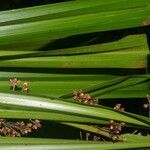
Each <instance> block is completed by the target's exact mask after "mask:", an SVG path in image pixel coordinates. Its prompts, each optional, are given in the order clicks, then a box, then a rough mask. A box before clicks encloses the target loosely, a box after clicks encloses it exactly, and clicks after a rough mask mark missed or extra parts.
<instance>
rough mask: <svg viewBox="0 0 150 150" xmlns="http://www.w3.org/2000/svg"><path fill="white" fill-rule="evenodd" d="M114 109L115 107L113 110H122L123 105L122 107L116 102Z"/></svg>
mask: <svg viewBox="0 0 150 150" xmlns="http://www.w3.org/2000/svg"><path fill="white" fill-rule="evenodd" d="M114 109H115V110H119V111H124V107H122V105H121V104H116V105H115V106H114Z"/></svg>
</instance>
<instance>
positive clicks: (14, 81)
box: [9, 78, 29, 93]
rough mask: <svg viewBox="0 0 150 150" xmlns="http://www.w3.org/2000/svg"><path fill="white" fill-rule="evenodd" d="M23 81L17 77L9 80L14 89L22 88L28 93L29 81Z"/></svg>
mask: <svg viewBox="0 0 150 150" xmlns="http://www.w3.org/2000/svg"><path fill="white" fill-rule="evenodd" d="M21 83H22V82H21V81H20V80H18V79H17V78H14V79H10V80H9V84H10V88H11V89H12V90H13V91H16V90H21V91H22V92H25V93H28V92H29V88H28V82H23V83H22V84H21ZM20 86H21V87H20Z"/></svg>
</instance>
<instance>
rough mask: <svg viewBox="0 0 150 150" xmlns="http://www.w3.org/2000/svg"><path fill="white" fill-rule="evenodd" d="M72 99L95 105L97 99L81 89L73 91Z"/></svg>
mask: <svg viewBox="0 0 150 150" xmlns="http://www.w3.org/2000/svg"><path fill="white" fill-rule="evenodd" d="M73 94H74V97H73V99H74V100H75V101H78V102H80V103H85V104H90V105H97V104H98V99H95V98H92V97H91V96H90V95H89V94H88V93H85V92H84V91H83V90H82V89H79V90H76V91H74V93H73Z"/></svg>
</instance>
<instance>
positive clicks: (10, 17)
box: [0, 0, 149, 25]
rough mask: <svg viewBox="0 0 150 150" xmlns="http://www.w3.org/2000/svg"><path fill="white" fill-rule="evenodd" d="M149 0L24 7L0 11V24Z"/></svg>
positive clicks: (131, 5) (90, 0) (135, 4)
mask: <svg viewBox="0 0 150 150" xmlns="http://www.w3.org/2000/svg"><path fill="white" fill-rule="evenodd" d="M148 4H149V3H148V0H143V1H141V0H132V1H130V0H113V1H110V0H108V1H99V0H94V2H93V0H86V1H84V0H83V1H77V0H76V1H69V2H63V3H59V4H49V5H43V6H36V7H29V8H23V9H16V10H9V11H2V12H0V25H9V24H18V23H24V22H33V21H38V20H39V21H40V20H46V19H54V18H60V17H68V16H75V15H81V14H88V13H94V12H103V11H113V10H120V9H129V8H136V7H143V6H146V5H148Z"/></svg>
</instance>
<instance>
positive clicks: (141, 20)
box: [0, 6, 150, 46]
mask: <svg viewBox="0 0 150 150" xmlns="http://www.w3.org/2000/svg"><path fill="white" fill-rule="evenodd" d="M149 14H150V9H149V6H147V7H143V8H135V9H128V10H121V11H114V12H104V13H94V14H87V15H79V16H73V17H66V18H58V19H52V20H47V21H37V22H32V23H24V24H17V25H10V26H9V25H8V26H1V27H0V32H1V34H0V45H1V46H2V45H4V44H8V41H9V43H10V44H11V43H16V42H18V40H19V41H21V43H25V42H30V43H35V42H38V41H39V40H40V41H43V42H46V41H47V42H48V41H50V39H51V40H52V39H59V38H63V37H67V36H72V35H76V34H84V33H91V32H99V31H106V30H107V31H108V30H115V29H123V28H131V27H139V26H143V25H144V24H146V22H148V21H149V20H150V16H149ZM122 18H123V19H122ZM116 22H117V23H116ZM31 39H32V40H31Z"/></svg>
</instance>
